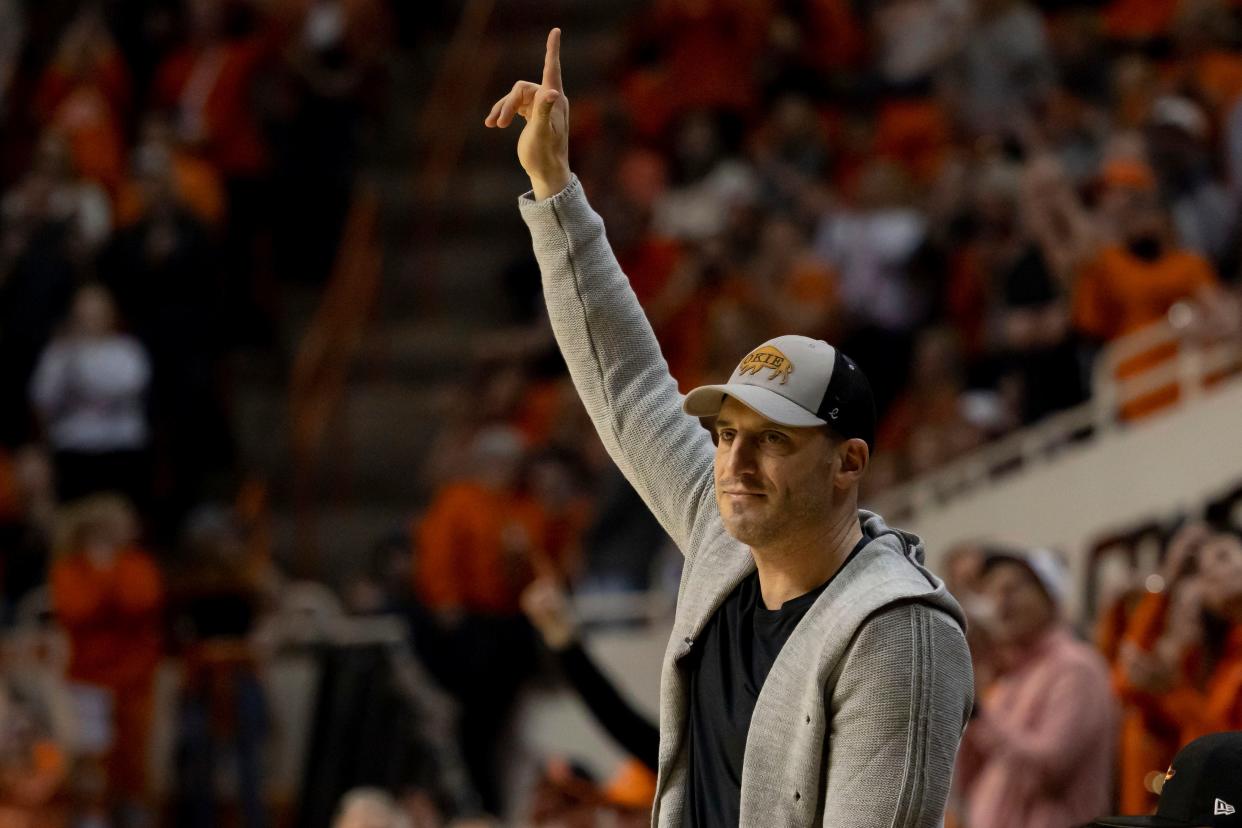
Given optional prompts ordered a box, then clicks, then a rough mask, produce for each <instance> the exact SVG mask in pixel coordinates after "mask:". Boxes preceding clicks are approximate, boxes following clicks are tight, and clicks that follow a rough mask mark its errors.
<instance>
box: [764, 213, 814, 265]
mask: <svg viewBox="0 0 1242 828" xmlns="http://www.w3.org/2000/svg"><path fill="white" fill-rule="evenodd" d="M759 244H760V254H761V255H764V256H770V257H772V258H774V259H777V260H786V259H790V258H792V257H794V256H796V255H797V254H798V253H799V252H800V251H801V250H802V249H803V248H805V247H806V234H805V233H803V232H802V228H801V227H799V226H798V223H797V222H795V221H793V220H792V219H790V218H788V217H786V216H776V217H774V218H772V219H769V220H768V221H767V222H765V223H764V225H763V233H762V235H761V236H760V241H759Z"/></svg>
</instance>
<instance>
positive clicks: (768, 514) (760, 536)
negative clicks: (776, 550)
mask: <svg viewBox="0 0 1242 828" xmlns="http://www.w3.org/2000/svg"><path fill="white" fill-rule="evenodd" d="M769 497H771V495H769ZM764 505H765V507H770V504H764ZM781 505H782V507H783V508H780V509H771V508H764V509H763V510H762V512H763V514H753V513H752V514H742V515H738V514H736V513H735V512H734V513H733V514H732V516H731V517H727V516H726V515H725V506H724V504H723V503H721V502H720V501H719V500H718V501H717V504H716V506H717V508H718V509H719V510H720V518H721V522H722V523H723V524H724V528H725V531H726V532H728V533H729V536H730V537H732V538H733V539H734V540H736V541H738V542H739V543H744V544H746V545H747V546H749V547H751V548H756V547H757V548H760V549H762V548H765V547H771V546H774V545H775V544H777V543H779V541H780V540H781V539H782V538H783V537H788V536H789V535H790V534H793V533H796V532H798V531H799V530H801V529H802V528H803V527H806V526H810V525H812V524H815V523H824V522H827V521H828V519H829V517H828V516H829V515H830V514H831V513H832V507H833V501H832V499H831V496H828V497H822V496H821V497H815V496H810V495H806V496H803V497H800V498H796V497H790V498H787V499H786V500H785V502H784V503H783V504H781ZM730 511H731V512H732V511H733V510H732V509H730Z"/></svg>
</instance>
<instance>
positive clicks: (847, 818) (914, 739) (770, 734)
mask: <svg viewBox="0 0 1242 828" xmlns="http://www.w3.org/2000/svg"><path fill="white" fill-rule="evenodd" d="M519 207H520V210H521V214H522V217H523V218H524V219H525V221H526V223H527V225H528V226H529V228H530V232H531V237H532V239H533V242H534V249H535V255H536V257H537V258H538V261H539V266H540V269H541V270H542V272H543V287H544V294H545V297H546V300H547V306H548V314H549V317H550V319H551V322H552V328H553V331H554V332H555V335H556V340H557V342H558V344H559V345H560V349H561V352H562V353H563V354H564V356H565V361H566V362H567V363H568V365H569V372H570V374H571V375H572V377H573V381H574V384H575V385H576V387H577V390H578V393H579V395H580V396H581V397H582V401H583V403H584V404H585V406H586V408H587V411H588V412H589V413H590V416H591V418H592V420H593V421H594V423H595V427H596V428H597V429H598V431H599V435H600V437H601V439H602V440H603V442H604V445H605V446H606V447H607V449H608V451H609V453H610V454H611V455H612V458H613V460H614V461H615V462H616V463H617V465H618V466H619V467H620V468H621V470H622V471H623V472H624V473H625V475H626V477H627V478H628V479H629V481H630V482H631V483H632V484H633V485H634V487H635V488H636V489H637V490H638V492H639V494H641V495H642V497H643V499H644V500H645V501H646V503H647V505H648V506H649V507H650V508H651V511H652V512H653V513H654V514H655V516H656V517H657V518H658V519H659V521H660V523H661V524H663V526H664V528H665V530H667V531H668V533H669V535H670V536H671V537H672V538H673V540H674V541H675V542H676V543H677V545H678V547H680V549H681V550H682V552H683V554H684V555H685V566H684V569H683V572H682V576H681V585H680V588H679V592H678V601H677V613H676V620H675V622H674V628H673V634H672V637H671V638H670V639H669V644H668V648H667V650H666V652H665V655H664V664H663V668H662V672H661V679H660V757H659V780H658V783H657V794H656V802H655V807H654V809H653V813H652V824H653V825H656V826H676V825H681V824H682V823H683V821H684V812H685V800H686V786H687V784H688V781H687V767H688V754H689V750H690V747H689V744H688V740H687V738H686V730H687V714H688V710H689V697H688V686H689V682H688V676H687V674H686V669H685V667H684V664H683V659H684V658H685V656H686V655H688V654H689V653H690V652H691V650H692V649H693V648H694V647H695V646H696V641H697V639H698V637H699V634H700V632H701V631H702V629H703V627H704V625H705V624H706V623H707V621H708V620H709V619H710V618H711V617H712V615H713V613H715V611H716V610H717V608H718V607H719V606H720V605H721V603H722V602H723V601H724V599H725V598H726V597H727V596H728V595H729V593H730V592H732V590H733V588H734V587H735V586H737V584H738V583H740V582H741V581H742V579H743V578H745V577H746V576H747V575H749V574H750V573H751V572H752V571H754V569H755V564H754V560H753V559H752V557H751V554H750V550H749V549H748V548H747V547H746V546H745V545H743V544H741V543H739V542H738V541H736V540H734V539H733V538H732V537H730V536H729V535H728V534H727V533H726V532H725V530H724V526H723V524H722V522H721V519H720V513H719V510H718V509H717V506H716V500H715V492H714V489H715V484H714V482H713V474H712V463H713V460H712V458H713V451H714V449H713V446H712V442H711V438H710V436H709V435H708V433H707V432H706V431H705V430H704V429H703V428H702V427H701V426H700V425H699V423H698V421H697V420H695V419H694V418H692V417H689V416H687V415H686V414H684V413H682V411H681V397H680V395H679V393H678V390H677V385H676V383H675V382H674V380H673V378H672V377H671V376H670V375H669V372H668V368H667V366H666V364H665V362H664V360H663V358H662V357H661V354H660V349H659V345H658V344H657V342H656V339H655V336H654V335H653V333H652V331H651V326H650V324H649V323H648V322H647V319H646V317H645V316H644V315H643V311H642V308H641V307H640V306H639V304H638V301H637V299H636V298H635V296H634V293H633V291H632V290H631V289H630V286H629V282H628V280H627V279H626V277H625V274H624V273H622V271H621V268H620V266H619V265H618V264H617V260H616V258H615V257H614V255H613V252H612V249H611V247H610V246H609V244H608V240H607V238H606V237H605V234H604V224H603V221H602V220H601V219H600V217H599V216H598V215H597V214H596V213H595V212H594V211H593V210H592V209H591V206H590V205H589V204H588V203H587V199H586V196H585V195H584V193H583V191H582V185H581V183H580V182H579V181H578V179H577V178H576V177H575V178H573V179H572V181H571V183H570V184H569V185H568V186H567V187H566V188H565V189H564V190H563V191H561V192H560V193H558V194H557V195H555V196H553V197H551V198H548V199H545V200H543V201H536V200H534V198H533V197H532V195H531V194H530V193H527V194H525V195H524V196H522V197H521V198H520V199H519ZM860 519H861V522H862V527H863V532H864V534H865V535H866V536H867V537H868V538H870V542H869V543H868V544H867V546H866V548H865V549H864V551H863V552H862V553H860V554H859V555H858V556H857V558H855V560H854V561H853V562H852V563H851V564H850V566H849V567H847V568H845V569H844V570H842V571H841V573H840V574H839V575H838V576H837V577H836V578H834V579H833V581H832V583H831V584H830V585H829V586H828V588H827V589H826V590H824V592H823V593H822V594H821V595H820V597H819V598H818V599H817V600H816V601H815V603H814V605H812V607H811V608H810V609H809V610H808V611H807V613H806V615H805V616H804V617H803V619H802V621H801V623H800V624H799V625H798V627H797V629H795V630H794V632H793V634H792V635H791V636H790V638H789V640H788V642H787V643H786V644H785V646H784V649H782V650H781V652H780V655H779V656H778V657H777V659H776V663H775V664H773V666H772V670H771V672H770V673H769V674H768V677H767V680H766V681H765V682H764V685H763V689H762V691H761V692H760V694H759V698H758V700H757V702H756V703H755V710H754V715H753V718H752V719H751V723H750V731H749V733H748V735H747V739H746V752H745V757H744V759H743V768H742V783H741V824H742V825H744V826H756V827H758V826H763V827H764V828H766V827H767V826H786V825H790V826H793V825H799V826H801V825H807V826H809V825H824V826H832V828H916V826H918V828H930V827H931V826H937V825H941V824H942V821H943V814H944V808H945V801H946V799H947V797H948V793H949V785H950V782H951V779H952V773H953V761H954V756H955V755H956V753H957V747H958V742H959V740H960V738H961V734H962V731H963V729H964V727H965V724H966V721H967V718H968V716H969V711H970V709H971V704H972V699H973V693H974V684H973V676H972V672H971V663H970V655H969V651H968V649H967V646H966V640H965V636H964V635H963V628H964V619H963V616H962V611H961V608H960V607H959V606H958V605H957V603H956V602H955V601H954V600H953V598H952V597H951V596H950V595H949V594H948V592H947V591H946V590H945V587H944V584H943V583H942V582H941V581H940V580H939V579H938V578H937V577H936V576H935V575H934V574H932V573H931V572H929V571H928V570H927V569H926V568H924V566H923V547H922V544H921V542H920V541H919V539H918V538H917V537H915V536H913V535H911V534H909V533H906V532H902V531H900V530H897V529H892V528H890V527H888V526H887V525H886V524H885V523H884V521H883V520H882V519H881V518H880V517H879V516H877V515H874V514H871V513H868V512H861V513H860Z"/></svg>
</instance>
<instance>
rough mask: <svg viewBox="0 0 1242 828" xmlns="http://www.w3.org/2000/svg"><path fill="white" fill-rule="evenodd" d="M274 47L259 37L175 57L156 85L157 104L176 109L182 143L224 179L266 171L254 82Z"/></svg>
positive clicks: (187, 50)
mask: <svg viewBox="0 0 1242 828" xmlns="http://www.w3.org/2000/svg"><path fill="white" fill-rule="evenodd" d="M269 51H270V44H269V42H268V40H267V38H265V37H260V36H254V37H248V38H242V39H237V40H225V41H221V42H218V43H215V44H213V45H211V46H210V47H207V48H204V47H201V46H195V45H190V46H186V47H185V48H183V49H181V50H180V51H178V52H175V53H174V54H173V55H172V56H170V57H169V58H168V59H167V60H165V61H164V63H163V65H161V66H160V68H159V72H158V74H157V76H156V79H155V100H156V101H157V102H158V103H159V104H160V105H162V106H166V107H171V108H174V109H175V110H176V112H177V119H178V120H177V125H178V128H179V130H180V131H181V133H182V135H183V137H185V138H186V139H187V140H189V141H191V143H194V144H196V145H198V146H200V147H201V150H202V152H203V154H204V156H205V157H206V159H207V160H208V161H210V162H211V163H212V164H213V165H214V166H215V167H216V169H218V170H219V171H220V173H221V175H223V176H224V177H225V178H234V177H246V176H252V175H256V174H258V173H260V172H262V171H263V169H264V168H265V167H266V165H267V151H266V149H265V147H264V143H263V138H262V135H261V132H260V130H259V125H258V123H257V122H256V120H255V117H254V102H253V100H252V96H253V92H254V82H255V80H256V79H257V77H258V74H259V70H260V69H261V68H262V65H263V63H264V61H265V60H266V59H267V57H268V54H269Z"/></svg>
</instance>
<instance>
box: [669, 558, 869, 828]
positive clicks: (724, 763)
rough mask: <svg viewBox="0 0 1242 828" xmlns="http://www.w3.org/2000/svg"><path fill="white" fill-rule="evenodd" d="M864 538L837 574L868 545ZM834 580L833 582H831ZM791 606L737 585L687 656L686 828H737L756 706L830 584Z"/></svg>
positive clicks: (754, 578) (755, 586) (749, 584)
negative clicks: (768, 601)
mask: <svg viewBox="0 0 1242 828" xmlns="http://www.w3.org/2000/svg"><path fill="white" fill-rule="evenodd" d="M869 540H870V538H866V537H864V538H863V539H862V540H860V541H859V542H858V544H857V545H856V546H855V547H854V549H853V550H852V551H851V552H850V554H849V557H847V558H846V559H845V562H844V563H842V564H841V566H840V567H838V569H837V572H840V571H841V570H842V569H844V568H845V567H846V566H848V565H849V562H850V561H851V560H853V559H854V556H855V555H857V554H858V553H859V551H860V550H861V549H862V548H863V547H864V546H866V545H867V542H868V541H869ZM835 577H836V573H834V574H833V578H835ZM830 583H832V578H829V579H828V580H827V581H825V582H824V583H822V584H820V585H819V586H818V587H816V588H815V589H813V590H811V591H810V592H808V593H806V594H805V595H799V596H798V597H797V598H791V599H790V600H788V601H786V602H785V603H784V604H782V605H781V608H780V609H777V610H770V609H768V608H767V607H765V606H764V605H763V598H762V596H761V594H760V592H759V575H758V573H755V572H752V573H751V574H750V575H749V577H747V578H746V579H745V580H744V581H742V582H741V583H740V584H738V586H737V588H736V589H734V590H733V592H731V593H730V594H729V597H728V598H726V599H725V602H724V603H723V604H721V605H720V609H718V610H716V614H715V615H714V616H712V619H711V620H710V621H708V622H707V626H705V627H704V628H703V632H702V633H701V634H700V635H699V639H698V641H696V642H695V643H694V646H693V648H692V649H691V651H690V655H689V656H687V658H688V660H689V662H688V664H687V665H686V666H687V668H688V669H689V671H690V733H689V736H688V738H689V740H690V786H689V791H688V795H687V799H686V825H688V826H691V828H695V827H696V826H697V827H698V828H707V827H708V826H711V828H718V826H728V825H737V824H738V821H739V818H740V810H741V799H742V756H743V754H744V753H745V752H746V734H747V732H748V731H749V730H750V717H751V714H752V713H753V712H754V710H755V700H756V699H758V698H759V691H760V690H762V689H763V682H764V680H765V679H767V677H768V671H769V670H771V669H772V664H773V663H774V662H775V661H776V656H777V655H779V654H780V651H781V648H782V647H784V646H785V642H786V641H788V640H789V636H790V635H792V634H793V631H794V628H795V627H797V626H798V622H799V621H801V620H802V616H804V615H806V611H807V610H808V609H810V608H811V605H812V604H814V603H815V599H816V598H818V597H819V595H820V593H821V592H823V591H824V590H825V589H826V588H827V587H828V584H830Z"/></svg>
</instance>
